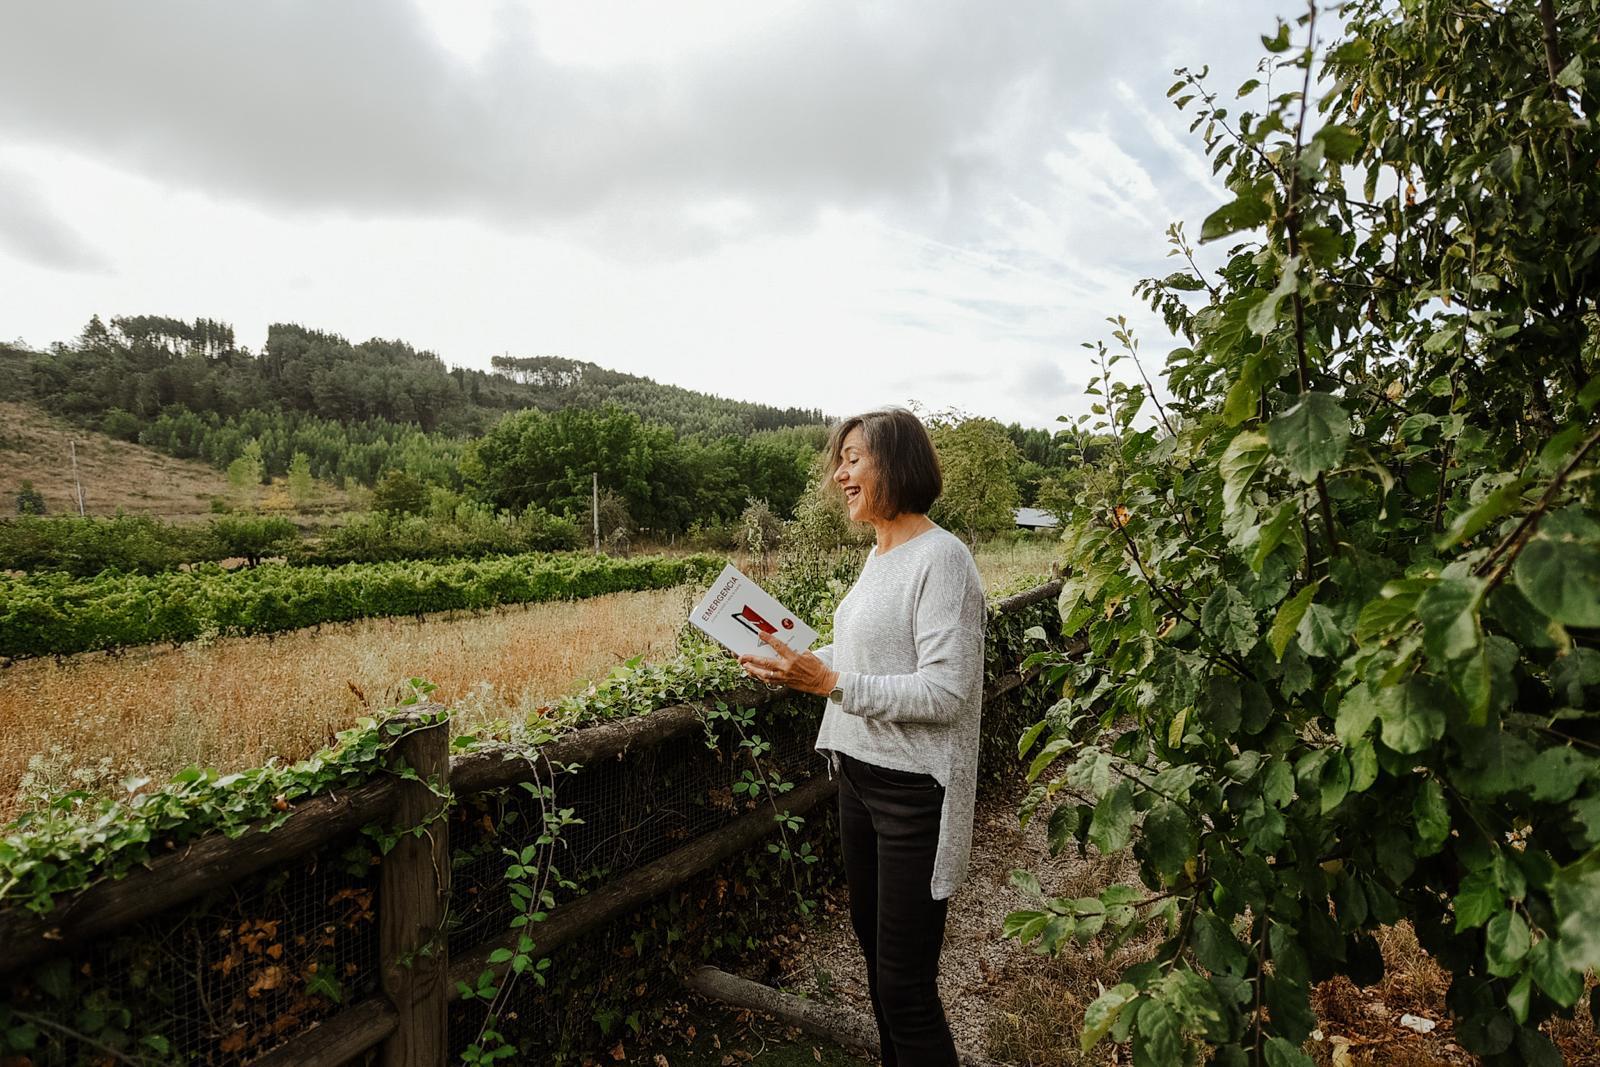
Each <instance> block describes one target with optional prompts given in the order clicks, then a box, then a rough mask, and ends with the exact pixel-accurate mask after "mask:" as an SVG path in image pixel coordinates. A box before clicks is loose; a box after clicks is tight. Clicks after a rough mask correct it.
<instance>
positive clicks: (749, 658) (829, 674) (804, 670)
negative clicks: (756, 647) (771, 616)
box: [739, 634, 837, 696]
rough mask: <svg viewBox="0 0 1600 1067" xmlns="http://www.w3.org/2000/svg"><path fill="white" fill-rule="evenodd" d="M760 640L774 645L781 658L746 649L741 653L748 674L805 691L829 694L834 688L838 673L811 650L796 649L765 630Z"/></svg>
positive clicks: (768, 683) (774, 684) (773, 684)
mask: <svg viewBox="0 0 1600 1067" xmlns="http://www.w3.org/2000/svg"><path fill="white" fill-rule="evenodd" d="M761 640H763V641H765V642H766V643H767V644H769V645H771V646H772V648H773V651H775V652H776V653H777V656H778V658H777V659H763V658H762V657H760V656H755V655H751V654H750V653H748V652H747V653H745V654H744V655H742V656H740V657H739V664H740V665H741V666H742V667H744V669H745V673H746V674H748V675H750V676H751V677H752V678H756V679H759V680H760V681H763V682H765V683H767V685H768V686H772V687H776V686H780V685H786V686H788V687H789V688H790V689H798V690H800V692H802V693H815V694H817V695H818V696H827V695H828V694H829V693H830V692H832V691H833V687H834V685H835V684H837V676H836V674H835V672H834V671H833V670H832V669H831V668H830V667H829V666H828V665H827V664H826V663H823V662H822V660H820V659H818V658H817V657H816V656H814V655H813V654H811V653H810V652H796V651H794V650H793V649H792V648H790V647H789V646H788V645H786V644H784V643H783V642H782V641H780V640H778V639H777V638H776V637H774V636H773V635H772V634H762V635H761Z"/></svg>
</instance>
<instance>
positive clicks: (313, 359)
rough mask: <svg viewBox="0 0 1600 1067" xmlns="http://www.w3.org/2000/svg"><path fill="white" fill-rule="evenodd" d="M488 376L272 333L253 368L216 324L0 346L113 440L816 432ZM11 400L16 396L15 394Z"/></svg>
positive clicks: (563, 362) (99, 329)
mask: <svg viewBox="0 0 1600 1067" xmlns="http://www.w3.org/2000/svg"><path fill="white" fill-rule="evenodd" d="M493 365H494V369H493V370H491V371H479V370H470V369H467V368H463V367H447V366H446V365H445V364H444V362H443V361H442V360H440V359H439V357H438V356H436V355H434V354H433V353H432V352H427V351H419V350H417V349H415V348H413V347H412V346H411V345H409V344H407V343H405V342H404V341H399V340H383V339H378V338H374V339H373V340H370V341H363V342H361V343H359V344H352V343H350V342H349V341H347V340H346V339H345V338H343V337H340V336H338V335H336V334H331V333H325V332H322V331H320V330H311V329H307V328H305V327H303V326H298V325H292V324H285V323H279V324H275V325H273V326H272V327H271V328H270V329H269V330H268V331H267V341H266V345H265V347H264V348H263V349H262V351H261V352H260V353H259V354H256V353H252V352H251V351H250V350H249V349H248V348H245V347H241V346H239V345H238V344H237V342H236V338H235V336H234V331H233V328H232V327H231V326H230V325H228V324H227V323H223V322H217V321H214V320H211V319H196V320H194V321H192V322H186V321H183V320H179V319H171V318H165V317H161V316H154V315H137V316H128V317H121V318H113V319H112V320H111V321H110V323H109V324H107V323H105V322H102V321H101V319H100V318H99V317H98V316H96V317H95V318H93V319H91V320H90V322H89V324H88V326H86V327H85V328H84V330H83V333H82V334H81V335H80V336H79V337H78V338H77V339H76V340H75V341H73V342H70V343H64V344H57V345H54V346H52V348H51V349H50V350H49V351H47V352H28V351H24V350H21V349H18V348H16V347H14V346H7V345H0V372H3V376H4V378H5V379H6V380H7V382H8V383H9V382H16V383H20V385H21V391H22V395H23V396H25V397H28V398H30V399H32V400H34V401H35V402H36V403H38V404H39V405H40V406H42V407H44V408H45V409H46V410H48V411H51V412H53V413H56V414H60V415H65V416H68V417H71V418H74V419H77V420H79V421H84V422H88V423H92V424H95V425H97V426H99V427H100V428H104V429H106V430H108V432H111V433H114V434H117V435H119V436H130V435H131V434H136V433H137V432H138V430H139V429H140V428H142V427H145V426H147V425H149V424H150V423H152V422H154V421H155V420H157V419H158V418H159V417H160V416H162V415H163V414H164V413H165V414H169V415H170V414H171V412H172V411H173V409H181V410H183V411H187V412H190V413H193V414H195V415H198V416H201V417H210V416H215V417H217V418H218V419H222V420H231V419H237V418H240V417H242V416H244V415H245V414H246V413H248V412H269V413H274V414H284V415H295V414H298V415H304V416H310V417H312V418H314V419H317V420H327V421H330V422H336V423H340V424H344V425H351V424H356V423H370V422H373V421H374V420H376V421H380V422H384V423H395V424H411V425H414V426H417V427H420V428H421V429H422V430H423V431H425V432H430V433H431V432H441V433H445V434H450V435H465V436H475V435H477V434H479V433H481V432H483V431H484V430H485V429H487V428H488V426H489V425H491V424H492V423H493V422H494V421H495V420H496V419H497V418H499V417H500V416H501V415H503V414H504V413H505V412H507V411H514V410H520V409H525V408H539V409H541V410H544V411H554V410H558V409H570V408H580V409H599V408H601V407H603V406H604V405H605V404H607V403H614V404H617V405H618V406H620V407H623V408H625V409H626V410H629V411H632V412H635V413H637V414H638V415H639V416H640V417H641V418H642V419H644V420H646V421H651V422H659V423H664V424H666V425H668V426H671V427H672V428H673V429H674V430H676V431H677V432H678V433H680V434H686V433H703V434H707V435H710V436H713V437H716V436H722V435H726V434H733V435H736V436H745V435H748V434H750V433H752V432H755V431H757V430H768V429H776V428H779V427H783V426H805V425H817V424H820V423H822V422H823V421H824V418H823V413H822V412H821V411H818V410H814V409H801V408H775V407H769V406H767V405H764V404H753V403H748V402H744V401H736V400H727V399H723V398H721V397H715V396H710V395H708V394H705V393H699V392H695V391H693V390H689V389H684V388H681V387H679V386H674V385H663V384H660V383H658V382H656V381H653V380H651V379H649V378H644V377H639V376H636V375H631V374H623V373H620V372H617V371H610V370H606V369H604V368H602V367H598V366H596V365H595V364H593V363H584V362H580V361H577V360H568V359H562V358H559V357H555V356H540V357H535V358H529V359H523V358H516V357H495V359H494V360H493ZM13 396H15V393H13Z"/></svg>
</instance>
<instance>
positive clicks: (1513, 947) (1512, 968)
mask: <svg viewBox="0 0 1600 1067" xmlns="http://www.w3.org/2000/svg"><path fill="white" fill-rule="evenodd" d="M1484 941H1485V946H1484V947H1485V952H1484V955H1485V956H1486V957H1487V959H1488V961H1489V973H1491V974H1497V975H1499V976H1500V977H1502V978H1505V977H1508V976H1510V975H1513V974H1516V973H1517V971H1519V970H1520V969H1521V968H1520V967H1519V966H1518V965H1519V964H1520V963H1521V962H1522V958H1523V957H1524V956H1526V955H1527V954H1528V949H1530V948H1532V947H1533V939H1532V937H1531V936H1530V935H1529V932H1528V924H1527V922H1526V921H1525V920H1524V919H1523V918H1522V916H1521V915H1520V914H1519V913H1518V912H1516V911H1502V912H1501V913H1500V914H1498V915H1496V916H1495V917H1494V918H1492V919H1490V920H1489V925H1488V926H1487V927H1485V928H1484Z"/></svg>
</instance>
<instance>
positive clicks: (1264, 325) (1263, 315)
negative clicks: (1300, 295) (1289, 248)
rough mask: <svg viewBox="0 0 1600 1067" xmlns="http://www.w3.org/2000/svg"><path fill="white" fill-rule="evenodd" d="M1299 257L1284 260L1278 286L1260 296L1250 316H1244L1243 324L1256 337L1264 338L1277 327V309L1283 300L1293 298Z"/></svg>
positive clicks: (1297, 275) (1296, 286)
mask: <svg viewBox="0 0 1600 1067" xmlns="http://www.w3.org/2000/svg"><path fill="white" fill-rule="evenodd" d="M1299 270H1300V257H1299V256H1290V257H1289V258H1288V259H1286V260H1284V263H1283V270H1282V272H1281V273H1280V274H1279V276H1278V284H1277V285H1276V286H1274V287H1273V289H1272V291H1271V292H1270V293H1267V294H1265V295H1264V296H1262V298H1261V299H1260V300H1258V301H1257V302H1256V303H1255V305H1254V306H1252V307H1251V308H1250V314H1249V315H1247V316H1245V323H1246V324H1247V325H1248V326H1249V327H1250V332H1251V333H1253V334H1255V335H1256V336H1258V337H1265V336H1266V335H1267V334H1269V333H1271V332H1272V330H1273V327H1275V326H1277V325H1278V307H1279V305H1281V304H1282V303H1283V301H1284V299H1285V298H1287V297H1290V296H1293V295H1294V292H1295V290H1296V289H1298V288H1299V287H1300V275H1299Z"/></svg>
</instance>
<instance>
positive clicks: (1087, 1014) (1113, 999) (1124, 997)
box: [1078, 982, 1139, 1052]
mask: <svg viewBox="0 0 1600 1067" xmlns="http://www.w3.org/2000/svg"><path fill="white" fill-rule="evenodd" d="M1138 995H1139V991H1138V990H1137V989H1135V988H1134V987H1133V986H1132V985H1129V984H1128V983H1127V982H1123V983H1122V984H1121V985H1114V986H1112V987H1111V988H1110V989H1108V990H1106V991H1105V992H1104V993H1101V994H1100V995H1099V996H1098V997H1096V998H1095V999H1094V1000H1093V1001H1091V1002H1090V1004H1089V1006H1088V1007H1087V1008H1085V1009H1084V1011H1083V1032H1082V1033H1081V1034H1080V1035H1078V1041H1079V1047H1080V1048H1081V1049H1082V1050H1083V1051H1084V1052H1088V1051H1089V1049H1091V1048H1093V1047H1094V1045H1095V1043H1096V1042H1097V1041H1099V1040H1100V1039H1101V1038H1102V1037H1105V1036H1106V1034H1108V1033H1110V1032H1111V1028H1112V1026H1114V1025H1116V1022H1117V1016H1118V1015H1120V1014H1121V1013H1122V1009H1123V1008H1124V1007H1125V1006H1126V1005H1127V1004H1128V1002H1129V1001H1131V1000H1133V999H1134V998H1135V997H1137V996H1138Z"/></svg>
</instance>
